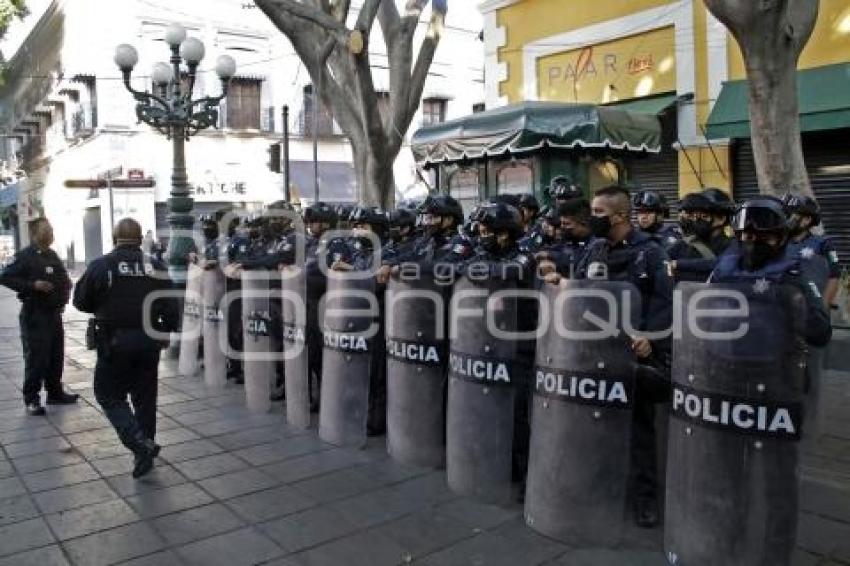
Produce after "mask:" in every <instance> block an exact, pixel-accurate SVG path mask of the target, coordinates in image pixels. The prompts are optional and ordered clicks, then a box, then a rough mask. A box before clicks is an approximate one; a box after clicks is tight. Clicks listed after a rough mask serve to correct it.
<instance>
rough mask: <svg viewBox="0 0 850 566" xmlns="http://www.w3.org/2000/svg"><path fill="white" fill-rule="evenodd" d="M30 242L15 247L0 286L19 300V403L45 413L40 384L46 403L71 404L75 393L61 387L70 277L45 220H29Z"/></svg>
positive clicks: (39, 412)
mask: <svg viewBox="0 0 850 566" xmlns="http://www.w3.org/2000/svg"><path fill="white" fill-rule="evenodd" d="M30 240H32V244H31V245H29V246H27V247H26V248H24V249H23V250H21V251H20V252H19V253H18V254H17V255H16V256H15V259H14V260H13V261H12V263H11V264H9V266H8V267H7V268H6V269H4V270H3V274H2V275H0V284H2V285H5V286H6V287H8V288H10V289H12V290H13V291H16V292H17V293H18V299H19V300H20V301H21V314H20V317H19V320H20V324H21V345H22V346H23V350H24V404H25V405H26V407H27V412H28V413H29V414H30V415H43V414H45V411H44V407H42V406H41V399H40V398H39V395H40V391H41V387H42V384H43V385H44V388H45V389H46V390H47V404H48V405H57V404H58V405H64V404H69V403H76V402H77V398H78V395H72V394H70V393H66V392H65V391H64V390H63V389H62V367H63V363H64V356H65V333H64V331H63V329H62V311H63V310H64V309H65V305H66V304H68V297H69V293H70V291H71V279H70V278H69V277H68V272H67V271H66V270H65V266H64V265H62V260H60V259H59V256H58V255H56V252H54V251H53V250H51V249H50V245H51V244H52V243H53V228H52V227H51V226H50V222H48V221H47V218H38V219H36V220H34V221H33V222H32V223H30Z"/></svg>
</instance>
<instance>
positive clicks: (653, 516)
mask: <svg viewBox="0 0 850 566" xmlns="http://www.w3.org/2000/svg"><path fill="white" fill-rule="evenodd" d="M660 522H661V519H660V517H659V513H658V501H657V500H656V499H655V498H651V497H642V498H638V499H637V500H635V523H636V524H637V526H638V527H641V528H644V529H652V528H654V527H657V526H658V523H660Z"/></svg>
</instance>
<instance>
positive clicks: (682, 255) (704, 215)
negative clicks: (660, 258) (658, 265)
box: [667, 193, 729, 282]
mask: <svg viewBox="0 0 850 566" xmlns="http://www.w3.org/2000/svg"><path fill="white" fill-rule="evenodd" d="M716 211H717V207H716V205H715V203H714V202H712V201H711V200H709V198H708V197H706V196H705V195H704V194H702V193H691V194H689V195H687V196H685V198H683V199H682V201H681V203H680V204H679V225H680V226H681V228H682V234H683V236H682V238H681V239H680V240H678V241H677V242H676V243H675V244H673V245H672V246H671V247H670V248H669V249H668V250H667V254H668V255H669V256H670V261H669V262H668V268H669V270H670V273H671V275H672V276H673V278H674V280H675V281H676V282H679V281H694V282H705V281H706V280H707V279H708V276H709V275H711V272H712V271H713V270H714V267H715V266H716V265H717V258H718V257H719V256H720V255H722V254H723V252H724V251H726V248H727V247H728V245H729V240H727V239H726V238H725V236H724V235H723V234H722V233H721V232H720V229H721V227H722V226H725V224H720V223H719V222H718V221H716V220H715V213H716Z"/></svg>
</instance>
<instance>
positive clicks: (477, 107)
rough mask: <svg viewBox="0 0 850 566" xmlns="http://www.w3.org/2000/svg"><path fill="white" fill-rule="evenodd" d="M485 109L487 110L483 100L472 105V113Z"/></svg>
mask: <svg viewBox="0 0 850 566" xmlns="http://www.w3.org/2000/svg"><path fill="white" fill-rule="evenodd" d="M485 110H487V106H485V105H484V103H483V102H479V103H478V104H473V105H472V113H473V114H478V113H479V112H484V111H485Z"/></svg>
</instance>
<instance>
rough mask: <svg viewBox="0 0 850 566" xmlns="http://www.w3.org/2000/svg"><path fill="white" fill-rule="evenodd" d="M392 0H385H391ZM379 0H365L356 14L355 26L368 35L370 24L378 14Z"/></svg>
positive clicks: (389, 0) (388, 0) (390, 0)
mask: <svg viewBox="0 0 850 566" xmlns="http://www.w3.org/2000/svg"><path fill="white" fill-rule="evenodd" d="M392 1H393V0H387V2H392ZM381 4H382V2H381V0H366V1H365V2H364V3H363V6H362V7H361V8H360V13H359V14H358V15H357V23H356V24H355V26H354V27H355V28H356V29H359V30H360V31H362V32H363V33H364V34H366V35H368V34H369V30H370V29H372V24H374V23H375V18H376V17H377V15H378V8H380V7H381Z"/></svg>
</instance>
